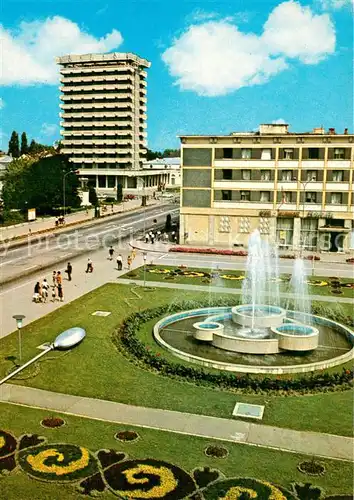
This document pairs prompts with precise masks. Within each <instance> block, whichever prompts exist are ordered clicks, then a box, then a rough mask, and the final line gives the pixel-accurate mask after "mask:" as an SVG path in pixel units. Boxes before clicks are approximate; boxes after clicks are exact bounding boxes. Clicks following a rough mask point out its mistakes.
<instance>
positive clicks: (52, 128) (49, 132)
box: [40, 123, 58, 137]
mask: <svg viewBox="0 0 354 500" xmlns="http://www.w3.org/2000/svg"><path fill="white" fill-rule="evenodd" d="M57 131H58V125H56V124H55V123H43V125H42V127H41V130H40V135H41V136H45V137H52V136H53V135H55V134H56V132H57Z"/></svg>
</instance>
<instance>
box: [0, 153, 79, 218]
mask: <svg viewBox="0 0 354 500" xmlns="http://www.w3.org/2000/svg"><path fill="white" fill-rule="evenodd" d="M71 169H72V165H71V164H70V163H69V161H68V159H67V158H66V157H65V156H63V155H55V156H51V157H48V158H40V159H39V160H36V159H34V158H19V159H18V160H15V161H13V162H12V163H11V164H10V165H9V168H8V171H7V172H6V174H5V177H4V187H3V199H4V204H5V207H6V208H7V209H11V208H18V209H22V210H25V209H26V208H36V209H37V211H38V213H40V214H51V213H53V208H54V207H59V206H62V204H63V177H64V174H65V173H66V172H70V170H71ZM78 186H79V180H78V178H77V176H76V175H75V174H74V173H71V174H68V175H67V176H66V178H65V198H66V205H67V206H68V207H69V206H71V207H79V206H80V198H79V196H78V194H77V190H78Z"/></svg>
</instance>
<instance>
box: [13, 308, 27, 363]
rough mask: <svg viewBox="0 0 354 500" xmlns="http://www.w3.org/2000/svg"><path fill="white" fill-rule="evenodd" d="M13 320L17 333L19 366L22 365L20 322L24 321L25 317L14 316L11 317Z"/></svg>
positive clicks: (20, 315)
mask: <svg viewBox="0 0 354 500" xmlns="http://www.w3.org/2000/svg"><path fill="white" fill-rule="evenodd" d="M12 317H13V319H15V320H16V326H17V332H18V351H19V356H18V357H19V360H20V364H21V363H22V341H21V328H22V322H23V320H24V319H25V317H26V316H24V315H23V314H15V315H14V316H12Z"/></svg>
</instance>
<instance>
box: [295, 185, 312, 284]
mask: <svg viewBox="0 0 354 500" xmlns="http://www.w3.org/2000/svg"><path fill="white" fill-rule="evenodd" d="M315 180H316V179H314V178H312V179H308V180H307V181H300V180H299V183H300V184H301V186H302V193H303V200H302V224H301V226H302V225H303V224H304V221H305V201H306V187H307V185H308V184H310V182H314V181H315ZM304 249H305V235H304V230H303V229H302V245H301V248H300V257H303V254H304ZM312 257H313V256H312ZM314 274H315V259H314V258H312V268H311V275H312V276H314Z"/></svg>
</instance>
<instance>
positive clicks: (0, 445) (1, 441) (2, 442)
mask: <svg viewBox="0 0 354 500" xmlns="http://www.w3.org/2000/svg"><path fill="white" fill-rule="evenodd" d="M4 446H5V438H4V437H3V436H0V450H1V448H3V447H4Z"/></svg>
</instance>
